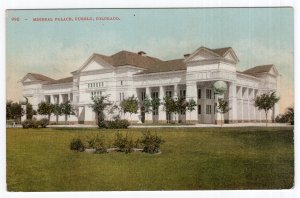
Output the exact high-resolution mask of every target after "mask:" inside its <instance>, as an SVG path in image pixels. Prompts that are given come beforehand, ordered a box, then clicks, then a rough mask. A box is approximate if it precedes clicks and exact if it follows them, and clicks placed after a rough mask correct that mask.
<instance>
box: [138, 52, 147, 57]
mask: <svg viewBox="0 0 300 198" xmlns="http://www.w3.org/2000/svg"><path fill="white" fill-rule="evenodd" d="M145 54H146V52H143V51H139V52H138V55H140V56H145Z"/></svg>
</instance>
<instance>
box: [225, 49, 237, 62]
mask: <svg viewBox="0 0 300 198" xmlns="http://www.w3.org/2000/svg"><path fill="white" fill-rule="evenodd" d="M223 57H224V59H226V60H229V61H233V62H235V63H237V62H239V59H238V57H237V56H236V54H235V52H234V51H233V49H231V48H230V49H229V50H228V51H227V53H225V54H224V55H223Z"/></svg>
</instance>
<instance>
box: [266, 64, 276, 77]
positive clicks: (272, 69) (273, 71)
mask: <svg viewBox="0 0 300 198" xmlns="http://www.w3.org/2000/svg"><path fill="white" fill-rule="evenodd" d="M268 73H269V74H272V75H274V76H277V75H278V71H277V69H276V68H275V66H273V67H272V68H271V69H270V71H269V72H268Z"/></svg>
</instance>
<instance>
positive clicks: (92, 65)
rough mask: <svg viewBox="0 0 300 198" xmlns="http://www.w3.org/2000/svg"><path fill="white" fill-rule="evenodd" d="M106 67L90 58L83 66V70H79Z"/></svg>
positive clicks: (84, 70)
mask: <svg viewBox="0 0 300 198" xmlns="http://www.w3.org/2000/svg"><path fill="white" fill-rule="evenodd" d="M105 68H106V67H105V66H104V65H102V64H99V63H97V62H96V61H94V60H92V61H91V62H90V63H89V64H87V66H86V67H85V68H83V70H81V71H82V72H86V71H95V70H102V69H105Z"/></svg>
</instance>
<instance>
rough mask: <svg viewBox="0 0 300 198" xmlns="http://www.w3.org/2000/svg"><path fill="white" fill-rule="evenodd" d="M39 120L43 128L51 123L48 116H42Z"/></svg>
mask: <svg viewBox="0 0 300 198" xmlns="http://www.w3.org/2000/svg"><path fill="white" fill-rule="evenodd" d="M38 122H39V125H40V126H41V127H42V128H46V127H47V125H49V120H48V119H47V118H42V119H40V120H39V121H38Z"/></svg>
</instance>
